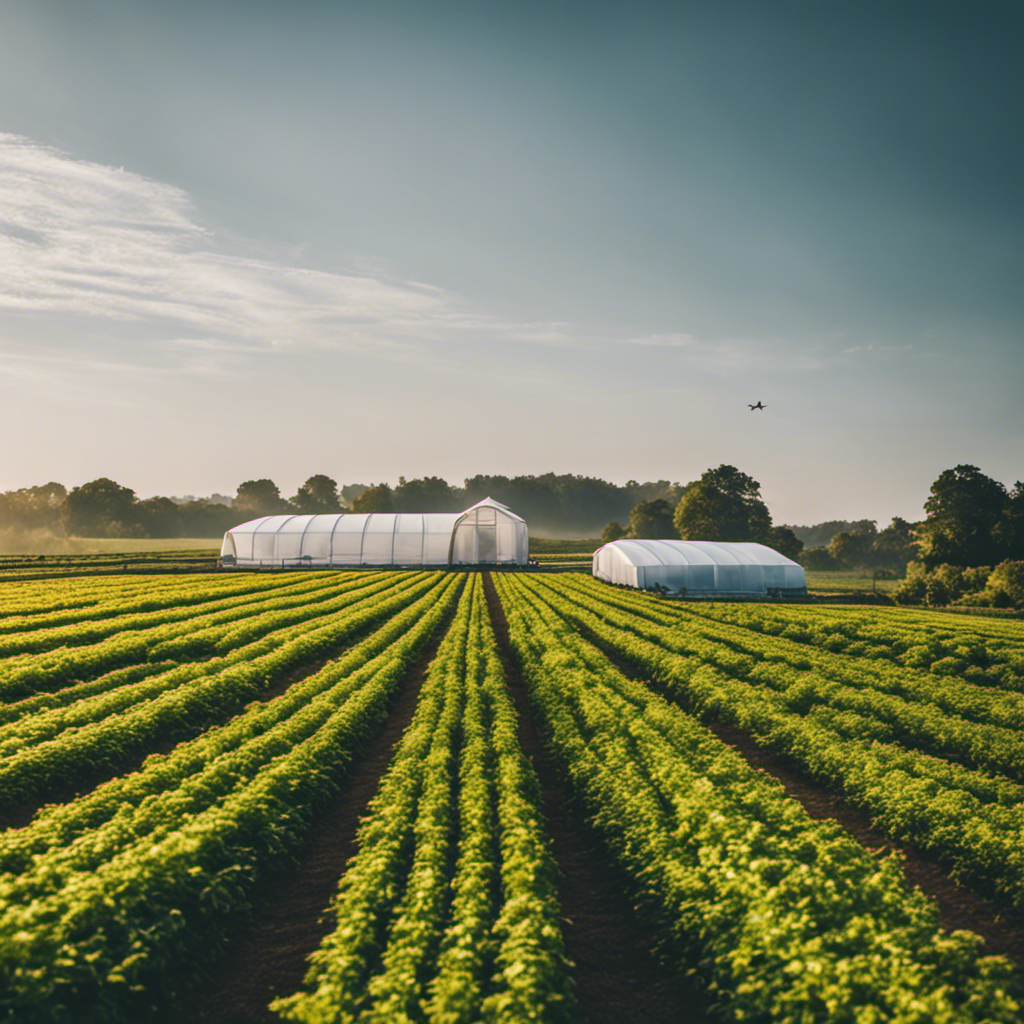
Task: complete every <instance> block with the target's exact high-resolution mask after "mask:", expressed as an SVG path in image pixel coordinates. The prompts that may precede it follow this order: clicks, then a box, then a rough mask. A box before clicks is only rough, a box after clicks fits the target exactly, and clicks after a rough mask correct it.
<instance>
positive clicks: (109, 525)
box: [60, 476, 142, 537]
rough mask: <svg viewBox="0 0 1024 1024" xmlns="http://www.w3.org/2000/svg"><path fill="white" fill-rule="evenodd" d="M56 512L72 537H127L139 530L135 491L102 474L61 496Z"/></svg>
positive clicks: (136, 534) (134, 534) (137, 533)
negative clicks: (63, 496) (65, 495)
mask: <svg viewBox="0 0 1024 1024" xmlns="http://www.w3.org/2000/svg"><path fill="white" fill-rule="evenodd" d="M60 516H61V520H62V522H63V523H64V530H65V532H66V533H67V534H68V536H73V537H131V536H138V535H139V534H140V533H141V532H142V530H141V527H140V526H139V523H138V520H137V518H136V508H135V492H134V491H133V490H132V489H131V488H130V487H122V486H121V485H120V484H118V483H115V482H114V481H113V480H110V479H108V478H107V477H105V476H104V477H100V478H99V479H98V480H90V481H89V483H87V484H82V486H81V487H75V488H74V489H73V490H72V491H71V493H70V494H69V495H68V496H67V497H66V498H65V499H64V503H63V504H62V505H61V509H60Z"/></svg>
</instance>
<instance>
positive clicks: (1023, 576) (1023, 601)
mask: <svg viewBox="0 0 1024 1024" xmlns="http://www.w3.org/2000/svg"><path fill="white" fill-rule="evenodd" d="M986 591H987V593H988V594H990V595H991V598H992V603H993V604H994V605H996V606H997V607H1004V608H1008V607H1014V608H1024V561H1013V560H1011V559H1007V560H1006V561H1005V562H1000V563H999V565H997V566H996V567H995V568H994V569H993V570H992V574H991V575H990V576H989V578H988V585H987V587H986Z"/></svg>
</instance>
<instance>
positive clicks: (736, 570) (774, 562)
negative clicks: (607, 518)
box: [593, 540, 807, 595]
mask: <svg viewBox="0 0 1024 1024" xmlns="http://www.w3.org/2000/svg"><path fill="white" fill-rule="evenodd" d="M593 571H594V575H595V576H596V577H597V578H598V579H599V580H605V581H606V582H608V583H619V584H623V585H625V586H627V587H638V588H639V589H641V590H651V589H653V588H654V587H655V586H661V587H667V588H668V589H669V590H676V591H685V592H686V593H688V594H698V595H702V594H706V595H714V594H767V593H768V592H769V591H772V592H773V593H775V592H782V593H785V594H806V593H807V579H806V577H805V576H804V570H803V568H802V567H801V566H799V565H797V564H796V562H793V561H791V560H790V559H788V558H786V557H785V555H780V554H779V553H778V551H774V550H773V549H772V548H769V547H766V546H765V545H764V544H750V543H736V544H731V543H725V542H719V541H714V542H712V541H706V540H617V541H614V542H613V543H611V544H605V545H604V547H602V548H598V550H597V551H595V552H594V570H593Z"/></svg>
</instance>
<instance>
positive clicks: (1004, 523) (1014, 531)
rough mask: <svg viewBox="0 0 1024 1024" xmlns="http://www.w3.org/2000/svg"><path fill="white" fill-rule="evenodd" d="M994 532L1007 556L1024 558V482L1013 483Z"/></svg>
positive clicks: (1014, 558)
mask: <svg viewBox="0 0 1024 1024" xmlns="http://www.w3.org/2000/svg"><path fill="white" fill-rule="evenodd" d="M993 532H994V535H995V540H996V542H997V543H998V544H999V546H1000V547H1001V548H1002V550H1003V553H1004V554H1005V555H1006V557H1007V558H1009V559H1010V560H1011V561H1012V560H1024V482H1021V481H1020V480H1018V481H1017V482H1016V483H1015V484H1014V485H1013V490H1011V491H1010V493H1009V494H1008V495H1007V497H1006V502H1005V504H1004V505H1003V513H1002V515H1001V516H1000V518H999V522H998V523H997V524H996V527H995V530H994V531H993Z"/></svg>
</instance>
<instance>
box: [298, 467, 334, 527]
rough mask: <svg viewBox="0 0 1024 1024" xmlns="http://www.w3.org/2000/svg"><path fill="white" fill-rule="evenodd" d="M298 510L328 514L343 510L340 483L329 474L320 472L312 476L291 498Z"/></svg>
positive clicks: (307, 513)
mask: <svg viewBox="0 0 1024 1024" xmlns="http://www.w3.org/2000/svg"><path fill="white" fill-rule="evenodd" d="M291 504H292V506H293V507H294V508H295V509H296V511H298V512H301V513H302V514H303V515H311V516H315V515H326V514H327V513H330V512H340V511H341V499H340V498H339V497H338V484H337V483H336V482H335V481H334V480H332V479H331V478H330V477H329V476H324V475H323V473H318V474H317V475H316V476H311V477H310V478H309V479H308V480H307V481H306V482H305V483H304V484H303V485H302V486H301V487H300V488H299V490H298V493H297V494H296V495H295V497H294V498H292V500H291Z"/></svg>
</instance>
